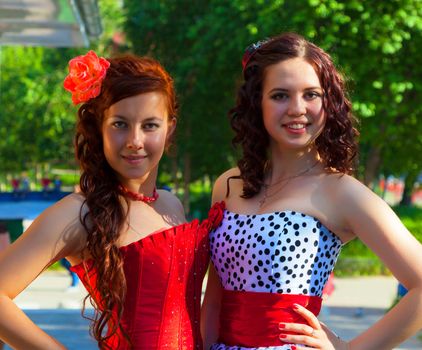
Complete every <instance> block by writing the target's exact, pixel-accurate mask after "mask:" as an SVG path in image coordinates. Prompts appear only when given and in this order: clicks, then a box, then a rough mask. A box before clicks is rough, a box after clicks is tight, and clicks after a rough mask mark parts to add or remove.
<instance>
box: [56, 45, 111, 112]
mask: <svg viewBox="0 0 422 350" xmlns="http://www.w3.org/2000/svg"><path fill="white" fill-rule="evenodd" d="M108 67H110V62H109V61H107V60H106V59H105V58H103V57H98V56H97V54H96V53H95V52H94V51H89V52H88V53H87V54H86V55H81V56H77V57H75V58H72V59H71V60H70V61H69V75H68V76H67V77H66V79H65V80H64V82H63V87H64V88H65V89H66V90H67V91H70V92H71V93H72V101H73V104H74V105H77V104H79V103H81V102H87V101H89V100H90V99H91V98H94V97H97V96H98V95H99V94H100V92H101V83H102V82H103V80H104V78H105V76H106V73H107V69H108Z"/></svg>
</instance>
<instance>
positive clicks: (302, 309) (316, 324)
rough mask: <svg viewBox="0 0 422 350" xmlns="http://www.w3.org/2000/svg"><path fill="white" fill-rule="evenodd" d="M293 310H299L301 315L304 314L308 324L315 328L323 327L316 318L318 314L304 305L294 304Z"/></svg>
mask: <svg viewBox="0 0 422 350" xmlns="http://www.w3.org/2000/svg"><path fill="white" fill-rule="evenodd" d="M293 310H294V311H295V312H297V313H298V314H299V315H300V316H302V317H303V318H304V319H305V320H306V321H308V324H309V325H310V326H311V327H312V328H314V329H321V325H320V323H319V321H318V319H317V318H316V316H315V315H314V314H313V313H312V312H311V311H309V310H308V309H307V308H305V307H303V306H302V305H299V304H293Z"/></svg>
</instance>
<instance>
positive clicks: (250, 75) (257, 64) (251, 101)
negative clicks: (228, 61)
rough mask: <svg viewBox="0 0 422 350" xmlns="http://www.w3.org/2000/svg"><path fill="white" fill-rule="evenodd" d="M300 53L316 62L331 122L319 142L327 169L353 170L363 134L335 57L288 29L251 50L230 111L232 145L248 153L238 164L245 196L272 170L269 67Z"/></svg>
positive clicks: (319, 149)
mask: <svg viewBox="0 0 422 350" xmlns="http://www.w3.org/2000/svg"><path fill="white" fill-rule="evenodd" d="M251 49H252V53H251ZM297 57H302V58H303V59H304V60H306V61H307V62H308V63H309V64H311V65H312V66H313V68H314V69H315V72H316V74H317V75H318V77H319V80H320V83H321V87H322V89H323V91H324V96H323V108H324V111H325V113H326V115H327V120H326V124H325V127H324V130H323V132H322V133H321V134H320V135H319V136H318V138H317V139H316V140H315V144H316V146H317V149H318V152H319V155H320V157H321V159H322V161H323V162H324V165H325V166H326V167H327V168H332V169H335V170H336V171H337V172H340V173H345V174H347V173H351V172H352V171H353V168H354V167H353V163H354V159H355V157H356V154H357V142H356V137H357V136H358V134H359V133H358V131H357V129H356V127H355V125H356V119H355V117H354V116H353V114H352V112H351V102H350V101H349V99H348V98H347V95H346V89H345V83H344V80H343V78H342V76H341V74H340V73H339V72H338V71H337V69H336V68H335V66H334V64H333V62H332V60H331V57H330V56H329V55H328V54H327V53H326V52H324V51H323V50H322V49H321V48H319V47H318V46H316V45H314V44H312V43H311V42H309V41H307V40H305V39H304V38H303V37H302V36H300V35H298V34H296V33H284V34H281V35H279V36H276V37H273V38H270V39H267V40H265V41H262V42H259V43H258V44H257V45H252V47H249V48H248V49H247V51H246V52H245V57H244V60H243V63H244V70H243V76H244V82H243V84H242V85H241V87H240V88H239V90H238V93H237V101H236V105H235V106H234V107H233V108H232V109H231V110H230V111H229V119H230V123H231V127H232V129H233V130H234V132H235V136H234V138H233V144H234V145H235V146H237V145H240V146H241V148H242V152H243V153H242V157H241V158H240V159H239V161H238V163H237V165H238V167H239V169H240V178H241V179H242V180H243V193H242V197H243V198H251V197H253V196H255V195H256V194H258V193H259V192H260V190H261V187H262V186H263V182H264V175H265V171H266V168H267V160H268V147H269V143H270V139H269V135H268V132H267V131H266V129H265V127H264V123H263V120H262V109H261V100H262V86H263V82H264V79H265V73H266V69H267V67H268V66H271V65H273V64H276V63H279V62H280V61H283V60H287V59H291V58H297ZM245 58H246V59H245ZM231 178H236V177H231ZM229 180H230V178H229Z"/></svg>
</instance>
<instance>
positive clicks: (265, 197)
mask: <svg viewBox="0 0 422 350" xmlns="http://www.w3.org/2000/svg"><path fill="white" fill-rule="evenodd" d="M318 163H319V160H317V161H316V162H315V163H314V164H312V165H311V166H310V167H308V168H306V169H305V170H303V171H301V172H300V173H298V174H295V175H292V176H288V177H285V178H283V179H280V180H278V181H276V182H275V183H273V184H272V185H269V184H264V185H263V187H264V198H262V199H261V200H260V201H259V207H260V208H262V207H263V205H264V204H265V202H266V200H267V199H268V198H270V197H273V196H275V195H276V194H277V193H279V192H280V191H281V190H282V189H283V188H284V187H286V186H287V184H288V183H289V182H290V181H291V180H293V179H296V178H298V177H300V176H303V175H305V174H307V173H308V172H310V171H311V170H312V169H313V168H315V167H316V166H317V164H318ZM283 182H284V183H283ZM281 183H283V185H282V186H281V187H279V188H278V189H277V190H276V191H275V192H274V193H271V194H268V189H269V188H270V187H274V186H277V185H279V184H281Z"/></svg>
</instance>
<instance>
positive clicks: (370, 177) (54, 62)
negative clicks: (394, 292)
mask: <svg viewBox="0 0 422 350" xmlns="http://www.w3.org/2000/svg"><path fill="white" fill-rule="evenodd" d="M41 4H43V5H48V6H49V7H50V8H51V7H52V8H53V14H52V18H51V19H48V20H45V19H44V20H40V18H43V17H42V16H43V14H44V12H45V11H46V9H45V8H43V6H42V5H41ZM19 6H21V7H19ZM22 11H23V12H22ZM21 12H22V13H21ZM48 22H54V26H53V27H54V28H55V30H56V31H60V30H65V29H66V28H67V29H69V28H70V29H71V30H73V33H70V34H69V36H70V37H71V38H73V42H68V43H65V42H60V41H58V40H56V41H54V40H53V38H52V37H51V38H49V35H50V34H49V32H48V31H47V30H44V29H45V28H44V27H43V26H45V25H46V23H47V24H48ZM50 24H51V23H50ZM34 28H35V30H34ZM31 29H32V30H33V32H31V31H30V30H31ZM284 31H294V32H298V33H300V34H302V35H304V36H305V37H306V38H308V39H309V40H311V41H313V42H315V43H316V44H318V45H319V46H321V47H323V48H324V49H325V50H326V51H328V52H329V53H330V54H331V55H332V56H333V58H334V60H335V63H336V64H337V66H338V67H339V68H340V70H341V71H342V72H343V73H344V75H345V76H346V80H347V85H348V87H349V92H350V97H351V99H352V101H353V106H354V113H355V114H356V116H357V117H358V119H359V120H360V127H359V128H360V132H361V136H360V162H359V166H358V169H357V173H356V176H357V177H358V178H359V179H360V180H361V181H362V182H364V183H365V184H366V185H368V186H369V187H370V188H372V189H373V190H374V191H375V192H377V193H378V194H379V195H380V196H382V197H383V198H385V200H387V201H388V203H389V204H391V205H392V206H393V208H394V209H395V210H396V212H397V213H398V214H399V216H400V217H401V219H402V220H403V222H404V224H405V225H406V226H407V227H408V228H409V229H410V231H411V232H412V233H413V234H414V235H415V236H416V237H418V239H419V240H422V176H421V174H422V122H421V121H422V103H421V101H422V96H421V92H422V65H421V58H420V52H422V36H421V31H422V1H420V0H391V1H368V0H349V1H346V0H343V1H340V0H284V1H283V0H249V1H244V0H190V1H187V0H173V1H171V0H167V1H159V0H155V1H142V0H124V1H121V0H120V1H119V0H98V1H96V0H85V1H83V0H79V1H77V0H43V1H38V2H37V1H30V0H15V1H12V0H9V1H8V0H0V106H1V108H0V191H1V192H2V193H1V194H0V204H1V205H3V207H1V208H4V210H0V211H2V212H3V213H4V214H3V216H2V219H3V220H5V221H6V222H7V224H8V226H9V230H11V231H13V232H14V233H13V234H12V239H15V238H16V237H17V236H18V235H19V234H20V233H21V231H22V229H23V228H24V227H25V223H24V221H23V219H22V218H19V217H16V216H17V215H18V214H16V213H17V211H19V210H18V209H12V210H11V209H10V208H15V207H13V205H17V206H19V203H21V204H22V202H23V201H25V200H26V201H27V200H28V199H31V202H38V204H39V203H44V206H45V205H46V203H47V204H48V203H50V202H54V201H55V200H57V199H59V198H61V197H62V196H63V195H65V194H67V193H69V192H71V191H73V189H74V187H75V185H77V184H78V180H79V171H78V164H76V162H75V160H74V155H73V144H72V143H73V139H72V138H73V133H74V124H75V115H76V111H77V109H76V107H74V106H73V105H72V103H71V99H70V96H69V94H68V93H67V92H66V91H64V89H63V88H62V82H63V79H64V77H65V76H66V74H67V63H68V61H69V59H71V58H72V57H74V56H75V55H79V54H85V53H86V52H87V51H88V50H89V49H92V50H95V51H96V52H97V53H98V54H99V55H102V56H110V55H116V54H120V53H125V52H133V53H136V54H140V55H151V56H153V57H155V58H157V59H159V60H160V61H161V62H162V63H163V64H164V65H165V67H166V68H167V69H168V71H169V72H170V73H171V74H172V75H173V77H174V78H175V83H176V87H177V91H178V97H179V102H180V120H179V123H178V129H177V140H176V142H175V145H174V147H173V148H172V149H171V152H170V154H169V155H168V156H167V157H166V159H165V161H164V162H163V163H162V167H161V172H160V177H159V184H160V185H161V186H164V185H165V186H169V187H170V188H171V189H172V190H173V191H174V192H175V193H177V195H179V196H180V198H181V200H182V201H183V204H184V206H185V209H186V212H187V215H188V217H189V218H192V217H200V218H203V217H204V216H205V215H206V213H207V209H208V207H209V205H210V191H211V188H212V183H213V181H214V180H215V179H216V177H217V176H218V175H219V174H220V173H221V172H223V171H224V170H226V169H227V168H229V167H232V166H234V165H235V164H236V159H237V156H238V153H237V152H238V150H235V149H233V147H232V146H231V138H232V132H231V130H230V127H229V123H228V120H227V111H228V110H229V109H230V108H231V107H232V106H233V104H234V100H235V91H236V87H237V86H238V85H239V81H240V78H241V64H240V62H241V58H242V54H243V51H244V49H245V48H246V47H247V46H248V45H249V44H250V43H252V42H255V41H257V40H260V39H263V38H265V37H268V36H273V35H276V34H279V33H281V32H284ZM25 34H26V35H25ZM36 35H38V37H37V36H36ZM21 207H22V205H21ZM7 208H9V210H8V209H7ZM40 209H43V207H42V205H41V206H39V207H37V210H40ZM11 211H12V214H13V215H14V216H13V215H12V214H10V215H11V216H13V217H7V215H9V214H7V213H8V212H11ZM35 214H36V213H32V215H33V216H34V215H35ZM5 216H6V217H5ZM28 220H29V221H30V220H31V218H30V217H29V219H28ZM12 226H13V227H12ZM336 274H337V275H338V276H342V275H348V276H350V275H367V274H388V271H386V270H385V268H384V267H383V265H382V264H381V263H380V262H379V260H378V259H377V258H376V257H375V256H374V255H373V254H372V253H371V252H370V251H368V250H367V249H366V248H365V247H364V246H363V245H362V244H361V243H360V242H359V241H358V240H356V241H354V242H352V243H350V244H348V245H347V246H346V247H345V249H344V250H343V252H342V255H341V258H340V260H339V263H338V266H337V268H336Z"/></svg>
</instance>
